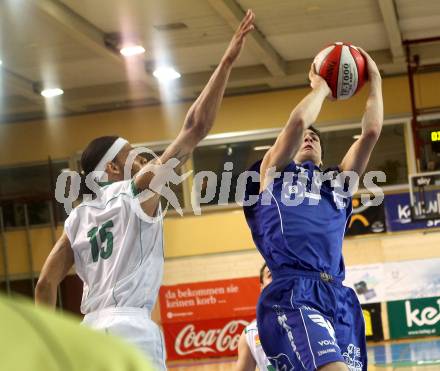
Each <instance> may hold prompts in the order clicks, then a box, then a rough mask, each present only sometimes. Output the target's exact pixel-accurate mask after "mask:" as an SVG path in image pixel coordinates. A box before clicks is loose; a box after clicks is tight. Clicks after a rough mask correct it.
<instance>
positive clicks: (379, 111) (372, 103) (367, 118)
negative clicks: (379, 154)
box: [339, 48, 383, 175]
mask: <svg viewBox="0 0 440 371" xmlns="http://www.w3.org/2000/svg"><path fill="white" fill-rule="evenodd" d="M358 49H359V50H360V52H361V53H362V54H363V55H364V57H365V59H366V60H367V66H368V79H369V80H370V93H369V95H368V99H367V104H366V108H365V113H364V116H363V117H362V134H361V137H360V138H359V139H358V140H356V142H354V143H353V144H352V146H351V147H350V149H349V150H348V152H347V154H346V155H345V157H344V159H343V160H342V162H341V164H340V165H339V167H340V169H341V170H343V171H355V172H357V173H358V174H359V175H361V174H362V173H363V172H364V171H365V169H366V167H367V164H368V160H369V159H370V155H371V152H372V151H373V148H374V146H375V144H376V142H377V140H378V139H379V135H380V132H381V130H382V124H383V99H382V78H381V77H380V72H379V69H378V68H377V65H376V63H375V62H374V61H373V59H372V58H371V57H370V56H369V55H368V54H367V53H366V52H365V51H364V50H362V49H360V48H358Z"/></svg>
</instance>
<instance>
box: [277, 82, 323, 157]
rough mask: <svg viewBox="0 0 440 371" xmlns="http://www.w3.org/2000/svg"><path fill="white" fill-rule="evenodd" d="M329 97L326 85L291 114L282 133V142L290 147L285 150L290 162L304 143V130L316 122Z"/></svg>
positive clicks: (308, 95) (314, 90) (308, 97)
mask: <svg viewBox="0 0 440 371" xmlns="http://www.w3.org/2000/svg"><path fill="white" fill-rule="evenodd" d="M327 95H328V88H327V87H326V86H324V85H322V86H321V87H319V88H316V89H313V90H312V91H311V92H310V93H309V94H307V96H306V97H304V99H303V100H302V101H301V102H300V103H299V104H298V105H297V106H296V107H295V109H294V110H293V111H292V113H291V114H290V117H289V120H288V121H287V124H286V126H285V127H284V129H283V131H282V132H281V136H284V137H285V138H284V140H282V141H280V143H283V144H284V146H288V147H290V148H287V150H283V152H284V153H285V156H286V160H287V161H290V159H291V158H292V157H293V156H294V155H295V154H296V152H297V151H298V149H299V147H300V146H301V143H302V138H303V133H304V130H306V129H307V128H309V127H310V126H311V125H312V124H313V123H314V122H315V121H316V119H317V117H318V115H319V112H320V111H321V107H322V104H323V102H324V100H325V98H326V97H327Z"/></svg>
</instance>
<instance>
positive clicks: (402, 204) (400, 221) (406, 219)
mask: <svg viewBox="0 0 440 371" xmlns="http://www.w3.org/2000/svg"><path fill="white" fill-rule="evenodd" d="M410 205H411V203H410V197H409V193H397V194H393V195H386V196H385V216H386V224H387V229H388V230H389V231H392V232H394V231H407V230H411V229H422V228H434V227H437V228H439V227H440V219H436V220H424V221H415V222H413V221H412V219H411V207H410Z"/></svg>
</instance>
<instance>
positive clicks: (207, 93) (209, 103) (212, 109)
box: [184, 58, 232, 140]
mask: <svg viewBox="0 0 440 371" xmlns="http://www.w3.org/2000/svg"><path fill="white" fill-rule="evenodd" d="M231 69H232V61H230V60H229V59H227V58H223V59H222V61H221V62H220V64H219V65H218V66H217V68H216V69H215V71H214V73H213V74H212V76H211V78H210V79H209V81H208V83H207V84H206V86H205V88H204V89H203V91H202V92H201V93H200V95H199V97H198V98H197V100H196V101H195V102H194V103H193V105H192V106H191V108H190V109H189V111H188V114H187V116H186V119H185V123H184V130H190V131H193V132H194V134H195V136H196V139H197V140H202V139H203V138H204V137H205V136H206V135H207V134H208V133H209V131H210V130H211V128H212V126H213V124H214V121H215V117H216V115H217V112H218V109H219V107H220V104H221V101H222V99H223V95H224V92H225V89H226V84H227V81H228V78H229V75H230V73H231Z"/></svg>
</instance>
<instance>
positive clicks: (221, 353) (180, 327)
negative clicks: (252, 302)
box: [163, 315, 255, 360]
mask: <svg viewBox="0 0 440 371" xmlns="http://www.w3.org/2000/svg"><path fill="white" fill-rule="evenodd" d="M254 319H255V316H254V315H251V316H241V317H239V318H219V319H210V320H203V321H191V322H176V323H168V324H164V326H163V327H164V334H165V344H166V349H167V358H168V359H169V360H179V359H193V358H207V357H227V356H233V355H236V354H237V348H238V341H239V339H240V335H241V333H242V332H243V330H244V328H245V327H246V326H247V325H248V324H249V323H250V322H251V321H253V320H254Z"/></svg>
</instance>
